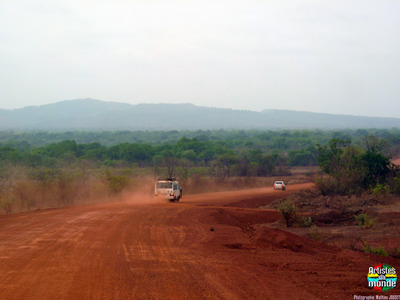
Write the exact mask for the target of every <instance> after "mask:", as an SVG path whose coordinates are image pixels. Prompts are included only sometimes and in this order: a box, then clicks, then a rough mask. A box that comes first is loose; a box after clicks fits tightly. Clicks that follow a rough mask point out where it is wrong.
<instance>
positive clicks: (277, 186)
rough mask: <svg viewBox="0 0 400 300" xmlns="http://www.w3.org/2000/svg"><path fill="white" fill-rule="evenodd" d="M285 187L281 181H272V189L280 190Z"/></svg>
mask: <svg viewBox="0 0 400 300" xmlns="http://www.w3.org/2000/svg"><path fill="white" fill-rule="evenodd" d="M285 189H286V185H285V183H284V182H283V181H275V183H274V190H282V191H284V190H285Z"/></svg>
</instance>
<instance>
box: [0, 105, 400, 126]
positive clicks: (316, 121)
mask: <svg viewBox="0 0 400 300" xmlns="http://www.w3.org/2000/svg"><path fill="white" fill-rule="evenodd" d="M393 127H397V128H399V127H400V118H374V117H362V116H351V115H333V114H321V113H310V112H298V111H289V110H264V111H262V112H256V111H247V110H232V109H221V108H210V107H199V106H195V105H193V104H138V105H130V104H125V103H116V102H104V101H100V100H93V99H78V100H68V101H61V102H57V103H54V104H48V105H42V106H29V107H24V108H20V109H14V110H4V109H2V110H0V130H51V131H61V130H183V129H185V130H198V129H203V130H207V129H316V128H318V129H344V128H348V129H355V128H357V129H358V128H393Z"/></svg>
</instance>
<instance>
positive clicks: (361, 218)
mask: <svg viewBox="0 0 400 300" xmlns="http://www.w3.org/2000/svg"><path fill="white" fill-rule="evenodd" d="M354 218H355V219H356V220H357V221H358V225H359V226H360V227H361V228H362V229H369V228H372V227H373V226H374V223H375V220H376V219H375V218H371V217H370V216H368V215H367V214H366V213H364V214H359V215H356V216H354Z"/></svg>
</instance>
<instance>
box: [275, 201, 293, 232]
mask: <svg viewBox="0 0 400 300" xmlns="http://www.w3.org/2000/svg"><path fill="white" fill-rule="evenodd" d="M278 210H279V212H280V213H281V214H282V217H283V219H284V220H285V223H286V226H287V227H291V226H292V224H293V222H294V221H295V220H296V206H295V205H294V204H293V203H292V201H290V200H286V201H284V202H282V203H281V204H279V206H278Z"/></svg>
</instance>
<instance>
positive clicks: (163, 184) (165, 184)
mask: <svg viewBox="0 0 400 300" xmlns="http://www.w3.org/2000/svg"><path fill="white" fill-rule="evenodd" d="M157 188H158V189H170V188H172V182H157Z"/></svg>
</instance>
